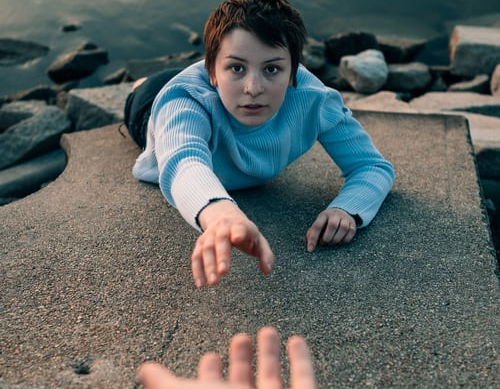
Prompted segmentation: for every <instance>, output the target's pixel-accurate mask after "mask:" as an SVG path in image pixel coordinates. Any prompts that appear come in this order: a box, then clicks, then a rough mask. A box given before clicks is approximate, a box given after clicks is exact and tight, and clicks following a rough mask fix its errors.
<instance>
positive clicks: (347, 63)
mask: <svg viewBox="0 0 500 389" xmlns="http://www.w3.org/2000/svg"><path fill="white" fill-rule="evenodd" d="M339 71H340V75H341V76H342V77H343V78H345V79H346V80H347V82H349V84H350V85H351V87H352V88H353V89H354V90H355V91H356V92H359V93H374V92H377V91H378V90H380V88H381V87H382V86H383V85H384V84H385V82H386V81H387V75H388V74H389V70H388V68H387V63H386V62H385V59H384V54H382V52H381V51H378V50H365V51H362V52H361V53H359V54H358V55H346V56H344V57H342V58H341V59H340V68H339Z"/></svg>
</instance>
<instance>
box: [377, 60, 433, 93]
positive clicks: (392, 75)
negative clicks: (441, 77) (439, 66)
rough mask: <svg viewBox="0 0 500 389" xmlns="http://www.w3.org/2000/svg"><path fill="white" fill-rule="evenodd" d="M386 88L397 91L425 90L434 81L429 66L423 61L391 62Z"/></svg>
mask: <svg viewBox="0 0 500 389" xmlns="http://www.w3.org/2000/svg"><path fill="white" fill-rule="evenodd" d="M388 68H389V74H388V76H387V82H386V84H385V86H384V89H387V90H390V91H396V92H420V91H424V90H425V89H426V88H427V87H428V86H429V85H430V84H431V82H432V76H431V72H430V70H429V67H428V66H427V65H425V64H423V63H419V62H412V63H409V64H390V65H389V66H388Z"/></svg>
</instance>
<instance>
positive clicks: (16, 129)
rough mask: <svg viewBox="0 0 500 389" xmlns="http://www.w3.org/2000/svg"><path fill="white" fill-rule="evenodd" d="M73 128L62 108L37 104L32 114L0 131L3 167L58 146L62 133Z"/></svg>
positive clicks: (0, 167)
mask: <svg viewBox="0 0 500 389" xmlns="http://www.w3.org/2000/svg"><path fill="white" fill-rule="evenodd" d="M20 103H23V102H20ZM3 109H4V107H2V110H3ZM70 129H71V122H70V121H69V119H68V118H67V117H66V115H65V113H64V111H63V110H62V109H60V108H58V107H55V106H46V107H45V108H43V109H39V107H38V106H36V107H35V108H34V109H33V111H32V115H31V116H30V117H28V118H26V119H24V120H22V121H20V122H19V123H16V124H14V125H12V126H10V127H9V128H8V129H7V130H6V131H5V132H4V133H2V134H0V169H4V168H7V167H9V166H12V165H15V164H16V163H18V162H20V161H22V160H25V159H28V158H32V157H35V156H37V155H40V154H43V153H45V152H47V151H49V150H53V149H55V148H57V147H59V140H60V138H61V135H62V134H63V133H65V132H68V131H69V130H70Z"/></svg>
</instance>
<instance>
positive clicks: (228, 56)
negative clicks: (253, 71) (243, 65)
mask: <svg viewBox="0 0 500 389" xmlns="http://www.w3.org/2000/svg"><path fill="white" fill-rule="evenodd" d="M226 58H227V59H234V60H237V61H241V62H248V60H246V59H245V58H241V57H238V56H237V55H232V54H229V55H227V56H226ZM285 60H286V58H285V57H274V58H270V59H267V60H265V61H264V63H269V62H278V61H285Z"/></svg>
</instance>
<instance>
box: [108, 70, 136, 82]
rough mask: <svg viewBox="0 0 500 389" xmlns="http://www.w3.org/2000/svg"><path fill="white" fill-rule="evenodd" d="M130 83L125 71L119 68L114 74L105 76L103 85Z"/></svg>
mask: <svg viewBox="0 0 500 389" xmlns="http://www.w3.org/2000/svg"><path fill="white" fill-rule="evenodd" d="M127 81H132V80H129V79H128V73H127V69H125V68H120V69H118V70H117V71H115V72H114V73H112V74H110V75H108V76H106V77H105V78H104V80H103V82H104V84H105V85H113V84H119V83H121V82H127Z"/></svg>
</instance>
